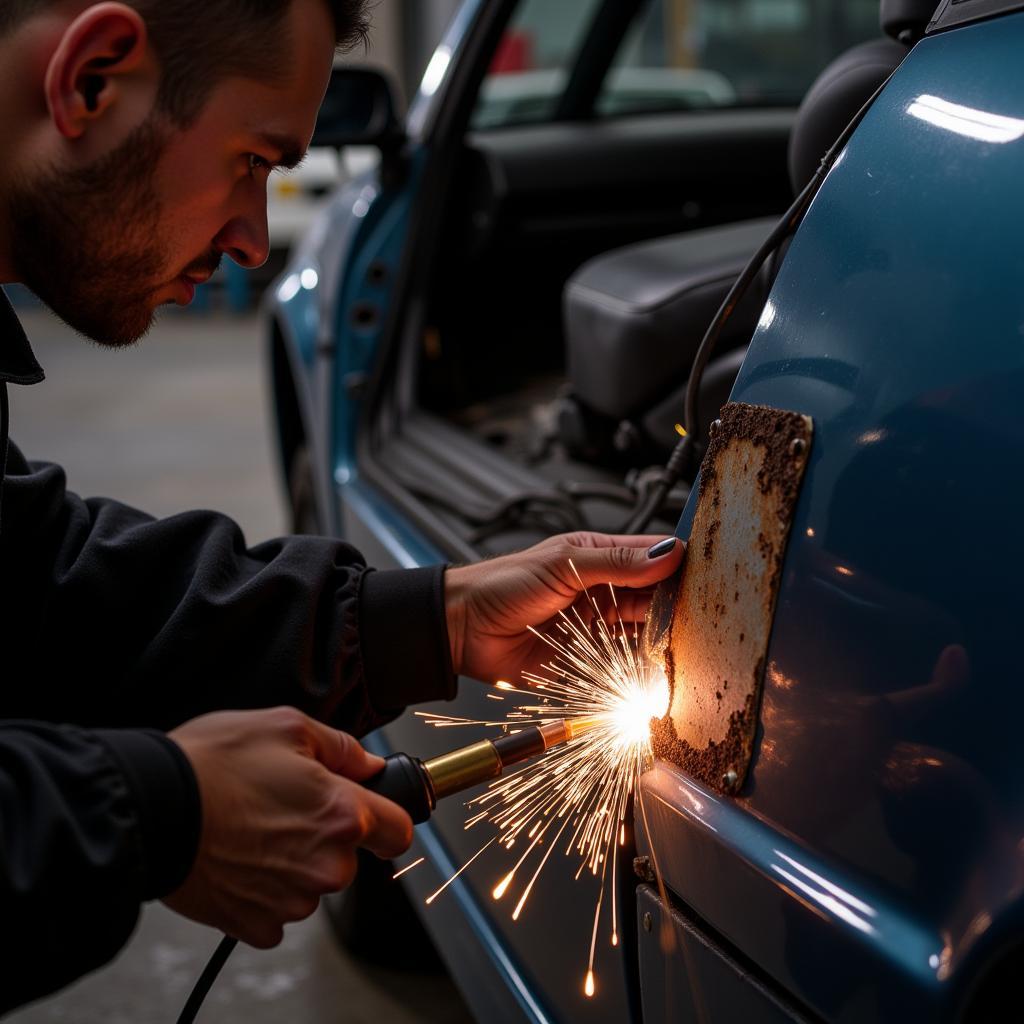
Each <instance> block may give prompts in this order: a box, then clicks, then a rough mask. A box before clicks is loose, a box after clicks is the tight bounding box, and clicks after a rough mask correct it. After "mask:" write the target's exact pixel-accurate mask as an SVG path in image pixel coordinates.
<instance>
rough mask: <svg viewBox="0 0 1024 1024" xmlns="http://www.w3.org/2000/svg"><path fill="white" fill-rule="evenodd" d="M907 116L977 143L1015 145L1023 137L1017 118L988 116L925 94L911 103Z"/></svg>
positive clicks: (1021, 121)
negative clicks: (1007, 143)
mask: <svg viewBox="0 0 1024 1024" xmlns="http://www.w3.org/2000/svg"><path fill="white" fill-rule="evenodd" d="M907 113H908V114H910V115H911V117H916V118H917V119H918V120H919V121H926V122H927V123H928V124H933V125H935V126H936V127H937V128H944V129H945V130H946V131H950V132H955V133H956V134H957V135H963V136H966V137H967V138H969V139H977V140H978V141H980V142H999V143H1002V142H1016V141H1017V139H1019V138H1020V137H1021V136H1022V135H1024V120H1022V119H1021V118H1019V117H1006V116H1005V115H1003V114H991V113H989V112H988V111H987V110H976V109H975V108H974V107H965V106H963V105H962V104H960V103H950V102H949V100H944V99H942V98H941V97H939V96H930V95H928V94H927V93H923V94H922V95H920V96H918V97H917V98H916V99H915V100H913V101H912V102H911V104H910V105H909V106H908V107H907Z"/></svg>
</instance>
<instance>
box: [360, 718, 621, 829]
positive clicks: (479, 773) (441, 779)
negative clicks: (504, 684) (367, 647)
mask: <svg viewBox="0 0 1024 1024" xmlns="http://www.w3.org/2000/svg"><path fill="white" fill-rule="evenodd" d="M600 723H601V718H600V716H593V717H581V718H563V719H561V720H559V721H557V722H548V723H546V724H544V725H527V726H523V727H522V728H521V729H519V730H518V731H517V732H513V733H508V734H507V735H505V736H499V737H497V738H496V739H493V740H481V741H480V742H479V743H471V744H470V745H469V746H467V747H460V748H459V749H458V750H452V751H450V752H449V753H447V754H441V755H439V756H438V757H431V758H429V759H427V760H426V761H421V760H420V759H419V758H418V757H413V756H412V755H410V754H392V755H391V756H390V757H388V758H386V759H385V762H384V767H383V768H382V769H381V770H380V771H379V772H378V773H377V774H376V775H374V776H372V777H371V778H369V779H367V780H366V781H365V782H364V783H363V785H364V786H365V787H366V788H367V789H369V790H372V791H373V792H374V793H379V794H380V795H381V796H383V797H387V799H388V800H392V801H394V803H396V804H398V805H399V807H402V808H404V809H405V810H406V811H408V812H409V817H411V818H412V820H413V822H414V823H415V824H417V825H418V824H420V823H421V822H424V821H426V820H427V819H428V818H429V817H430V815H431V813H432V812H433V810H434V808H435V807H437V801H438V800H440V799H442V798H443V797H446V796H451V795H452V794H453V793H461V792H462V791H463V790H464V789H469V788H470V787H471V786H475V785H477V784H478V783H481V782H489V781H490V780H491V779H496V778H497V777H498V776H499V775H501V773H502V772H503V771H504V770H505V769H506V768H511V767H512V765H515V764H519V763H520V762H522V761H526V760H528V759H529V758H531V757H535V756H536V755H537V754H543V753H544V751H545V750H550V749H551V747H557V746H558V745H559V744H561V743H568V742H569V740H572V739H575V738H576V737H577V736H579V735H581V734H582V733H584V732H587V731H589V730H590V729H594V728H596V727H597V726H598V725H600Z"/></svg>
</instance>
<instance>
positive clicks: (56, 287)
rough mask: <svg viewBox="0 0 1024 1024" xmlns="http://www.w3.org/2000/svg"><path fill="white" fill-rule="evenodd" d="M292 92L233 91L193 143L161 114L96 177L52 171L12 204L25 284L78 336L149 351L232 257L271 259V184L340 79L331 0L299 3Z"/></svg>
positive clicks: (281, 85) (26, 184)
mask: <svg viewBox="0 0 1024 1024" xmlns="http://www.w3.org/2000/svg"><path fill="white" fill-rule="evenodd" d="M289 25H290V33H289V34H290V38H288V39H287V41H286V42H283V43H282V45H286V46H288V48H289V50H290V51H291V53H290V58H291V59H290V60H289V61H288V63H287V68H288V71H287V73H286V76H285V77H284V79H283V80H275V81H272V82H268V83H267V84H264V83H260V82H255V81H252V80H249V79H240V78H231V79H226V80H224V81H223V82H222V83H221V84H220V85H218V86H217V87H215V88H214V90H213V92H212V93H211V95H210V97H209V99H208V101H207V103H206V105H205V107H204V108H203V111H202V113H201V114H200V115H199V117H198V118H197V119H196V121H195V122H194V123H193V124H192V125H190V126H189V128H187V129H185V130H183V131H182V130H179V129H177V128H175V127H174V126H173V125H171V124H170V123H169V122H167V120H166V119H165V118H164V117H162V115H160V114H159V112H157V113H154V114H152V115H151V116H150V118H149V119H148V120H147V121H146V122H145V123H144V124H142V125H141V126H140V127H138V128H136V129H135V130H134V131H132V132H131V134H130V135H129V136H128V137H127V138H126V139H124V141H123V142H121V143H120V144H119V145H118V146H117V147H116V148H115V149H114V150H113V151H112V152H110V153H107V154H106V155H105V156H103V157H101V158H100V159H98V160H96V161H95V162H93V163H92V164H90V165H88V166H85V167H75V166H71V167H68V166H64V167H50V168H46V169H43V170H41V171H40V172H39V173H37V174H36V175H35V176H34V177H33V178H32V180H30V181H28V180H25V181H21V182H18V183H17V184H16V185H15V186H14V188H13V189H12V191H11V192H10V194H9V215H10V221H9V222H10V225H11V233H12V239H11V241H12V252H13V257H14V259H15V261H16V266H17V270H18V276H19V278H20V279H21V280H22V281H23V282H24V283H25V284H27V285H28V286H29V287H30V288H31V289H32V290H33V291H35V292H36V294H37V295H39V297H40V298H41V299H42V300H43V301H44V302H45V303H46V304H47V305H48V306H50V308H51V309H53V310H54V312H56V313H57V315H58V316H60V317H61V318H62V319H63V320H64V321H66V322H67V323H68V324H69V325H70V326H71V327H73V328H75V329H76V330H77V331H79V332H81V333H82V334H85V335H86V336H87V337H90V338H92V339H94V340H95V341H98V342H100V343H102V344H106V345H112V346H121V345H129V344H131V343H132V342H134V341H137V340H138V339H139V338H140V337H142V335H143V334H145V333H146V331H147V330H148V329H149V327H150V326H151V324H152V322H153V317H154V314H155V312H156V310H157V309H158V308H159V307H160V306H161V305H165V304H168V303H178V304H180V305H185V304H187V303H188V302H190V301H191V299H192V295H193V293H194V290H195V286H196V285H197V284H199V283H201V282H202V281H204V280H205V279H206V278H208V277H209V276H210V275H211V274H212V273H213V271H214V270H215V269H216V268H217V266H218V264H219V263H220V260H221V258H222V256H224V255H227V256H228V257H230V258H232V259H235V260H236V262H238V263H240V264H241V265H242V266H244V267H257V266H260V265H261V264H262V263H263V262H264V261H265V260H266V258H267V255H268V251H269V241H268V236H267V177H268V175H269V173H270V170H271V168H272V167H273V165H275V164H279V163H289V162H292V161H294V160H295V159H297V158H299V157H300V156H301V154H302V153H303V152H304V151H305V147H306V145H307V143H308V140H309V137H310V135H311V134H312V130H313V126H314V124H315V121H316V112H317V110H318V108H319V106H320V101H321V99H322V97H323V93H324V90H325V88H326V85H327V80H328V77H329V76H330V69H331V62H332V58H333V54H334V47H333V38H334V33H333V25H332V23H331V18H330V13H329V11H328V9H327V5H326V4H324V3H323V2H322V0H294V2H293V4H292V10H291V12H290V14H289Z"/></svg>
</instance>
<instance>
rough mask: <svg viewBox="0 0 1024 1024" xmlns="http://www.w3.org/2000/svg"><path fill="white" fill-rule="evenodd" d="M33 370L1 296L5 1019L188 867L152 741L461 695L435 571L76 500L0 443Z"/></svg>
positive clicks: (90, 957) (53, 470)
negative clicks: (226, 716)
mask: <svg viewBox="0 0 1024 1024" xmlns="http://www.w3.org/2000/svg"><path fill="white" fill-rule="evenodd" d="M42 377H43V372H42V370H41V369H40V367H39V365H38V364H37V362H36V360H35V358H34V357H33V355H32V351H31V349H30V347H29V344H28V341H27V339H26V338H25V335H24V333H23V331H22V330H21V326H20V324H19V323H18V320H17V318H16V317H15V315H14V312H13V311H12V310H11V308H10V305H9V304H8V303H7V300H6V298H5V297H4V296H3V294H2V292H0V1013H2V1012H4V1011H5V1010H8V1009H10V1008H12V1007H14V1006H17V1005H19V1004H21V1003H24V1002H26V1001H28V1000H30V999H34V998H37V997H39V996H42V995H45V994H46V993H48V992H52V991H53V990H55V989H57V988H59V987H61V986H62V985H64V984H66V983H68V982H70V981H71V980H73V979H74V978H76V977H78V976H79V975H81V974H83V973H84V972H86V971H88V970H90V969H92V968H95V967H98V966H100V965H101V964H103V963H105V962H106V961H108V960H109V959H110V958H111V957H112V956H113V955H114V954H115V953H116V952H117V950H118V949H119V948H120V947H121V946H122V945H123V944H124V942H125V941H126V940H127V939H128V937H129V935H130V934H131V932H132V929H133V928H134V926H135V922H136V919H137V917H138V912H139V906H140V904H141V903H142V902H143V901H145V900H152V899H158V898H160V897H162V896H165V895H167V894H168V893H170V892H172V891H173V890H174V889H176V888H177V887H178V886H179V885H180V884H181V882H182V881H183V880H184V879H185V877H186V875H187V874H188V871H189V869H190V867H191V864H192V861H193V859H194V857H195V851H196V846H197V843H198V838H199V831H200V806H199V796H198V789H197V786H196V781H195V777H194V775H193V773H192V770H191V767H190V765H189V763H188V760H187V759H186V758H185V756H184V755H183V754H182V752H181V750H180V749H179V748H178V747H177V746H176V745H175V744H174V743H173V742H172V741H171V740H169V739H168V738H167V737H166V735H164V733H165V731H166V730H169V729H172V728H173V727H174V726H176V725H178V724H180V723H182V722H185V721H187V720H188V719H190V718H193V717H195V716H196V715H199V714H203V713H204V712H208V711H212V710H216V709H224V708H259V707H267V706H271V705H275V704H292V705H295V706H297V707H299V708H301V709H302V710H304V711H306V712H307V713H309V714H310V715H313V716H315V717H317V718H320V719H324V720H326V721H329V722H331V723H332V724H334V725H336V726H338V727H339V728H343V729H346V730H348V731H350V732H353V733H355V734H357V735H362V734H363V733H365V732H367V731H368V730H370V729H372V728H374V727H375V726H377V725H380V724H381V723H383V722H384V721H386V720H388V719H389V718H391V717H393V716H394V715H396V714H398V713H399V712H400V711H401V710H402V709H403V708H404V707H405V706H406V705H407V704H410V703H413V702H415V701H421V700H431V699H437V698H442V697H444V698H450V697H452V696H453V695H454V690H455V680H454V676H453V673H452V668H451V657H450V653H449V646H448V634H447V626H446V621H445V614H444V595H443V589H442V588H443V568H442V567H440V566H438V567H435V568H429V569H417V570H409V571H389V572H373V571H370V570H367V569H366V567H365V565H364V563H363V560H362V558H361V557H360V555H359V553H358V552H357V551H356V550H355V549H354V548H352V547H350V546H349V545H347V544H344V543H341V542H340V541H334V540H328V539H325V538H315V537H291V538H287V539H283V540H275V541H269V542H268V543H265V544H260V545H259V546H257V547H254V548H250V549H246V547H245V543H244V541H243V538H242V534H241V532H240V530H239V529H238V527H237V526H236V525H235V523H233V522H232V521H231V520H229V519H227V518H225V517H224V516H220V515H216V514H215V513H212V512H189V513H185V514H183V515H178V516H173V517H171V518H169V519H164V520H155V519H152V518H151V517H149V516H147V515H144V514H143V513H141V512H137V511H135V510H134V509H131V508H128V507H126V506H124V505H121V504H119V503H117V502H114V501H110V500H107V499H90V500H87V501H83V500H82V499H81V498H79V497H77V496H76V495H74V494H71V493H69V492H68V491H67V490H66V489H65V479H64V473H63V471H62V470H61V469H60V468H59V467H57V466H52V465H41V464H35V463H29V462H27V461H26V460H25V458H24V457H23V456H22V454H21V452H20V451H19V450H18V449H17V448H16V447H15V446H14V445H13V444H10V443H9V441H8V401H7V386H8V384H9V383H13V384H32V383H35V382H37V381H39V380H41V379H42ZM399 624H400V629H401V633H400V642H396V641H397V640H398V634H397V632H396V629H397V627H398V626H399Z"/></svg>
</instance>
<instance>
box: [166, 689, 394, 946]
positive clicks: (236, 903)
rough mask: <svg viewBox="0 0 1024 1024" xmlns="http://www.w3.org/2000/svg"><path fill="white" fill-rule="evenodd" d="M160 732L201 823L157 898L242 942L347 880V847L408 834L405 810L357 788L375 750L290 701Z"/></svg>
mask: <svg viewBox="0 0 1024 1024" xmlns="http://www.w3.org/2000/svg"><path fill="white" fill-rule="evenodd" d="M170 737H171V739H173V740H174V741H175V742H176V743H177V744H178V745H179V746H180V747H181V749H182V750H183V751H184V752H185V754H186V756H187V757H188V759H189V761H190V762H191V763H192V768H193V770H194V771H195V774H196V778H197V779H198V781H199V793H200V797H201V800H202V808H203V828H202V836H201V838H200V842H199V852H198V854H197V856H196V861H195V864H194V865H193V866H192V871H191V872H190V873H189V876H188V878H186V880H185V882H184V884H183V885H182V886H181V887H180V888H179V889H178V890H177V891H175V892H174V893H172V894H171V895H170V896H169V897H167V899H166V900H165V901H164V902H165V903H166V904H167V905H168V906H169V907H170V908H171V909H172V910H175V911H177V912H178V913H180V914H184V916H185V917H190V918H192V919H193V920H194V921H199V922H201V923H203V924H208V925H211V926H213V927H214V928H218V929H220V930H221V931H223V932H226V933H227V934H228V935H231V936H234V937H235V938H237V939H241V940H242V941H243V942H247V943H248V944H249V945H251V946H257V947H259V948H261V949H266V948H269V947H270V946H275V945H277V943H278V942H280V941H281V937H282V934H283V928H284V925H285V924H286V923H287V922H289V921H300V920H302V919H303V918H306V917H309V915H310V914H312V913H313V911H314V910H316V907H317V904H318V903H319V901H320V897H321V896H322V895H323V894H325V893H329V892H336V891H338V890H339V889H344V888H345V887H346V886H347V885H349V884H350V883H351V882H352V879H353V878H354V877H355V872H356V849H357V848H358V847H360V846H362V847H365V848H366V849H368V850H371V851H372V852H373V853H375V854H377V855H378V856H379V857H385V858H389V857H396V856H397V855H398V854H400V853H402V852H403V851H404V850H406V849H407V848H408V846H409V844H410V843H411V842H412V821H411V819H410V818H409V815H408V814H407V813H406V812H405V811H404V810H403V809H402V808H401V807H399V806H398V805H397V804H394V803H392V802H391V801H390V800H386V799H385V798H384V797H381V796H378V795H377V794H376V793H371V792H370V791H369V790H366V789H363V787H362V786H360V785H359V783H360V782H361V781H362V780H365V779H367V778H369V777H370V776H372V775H374V774H376V773H377V772H378V771H380V769H381V768H383V767H384V761H383V759H382V758H379V757H376V756H375V755H373V754H369V753H367V752H366V751H365V750H364V749H363V748H362V747H361V746H360V745H359V743H358V741H356V740H355V739H353V738H352V737H351V736H348V735H347V734H345V733H343V732H338V731H337V730H335V729H331V728H329V727H328V726H326V725H322V724H321V723H319V722H315V721H314V720H313V719H311V718H308V717H307V716H306V715H304V714H302V712H300V711H296V710H295V709H294V708H287V707H282V708H273V709H271V710H269V711H223V712H217V713H215V714H211V715H204V716H203V717H201V718H196V719H193V720H192V721H191V722H186V723H185V724H184V725H182V726H181V727H180V728H178V729H175V730H174V731H173V732H172V733H170Z"/></svg>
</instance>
